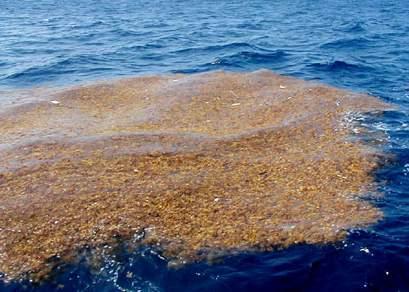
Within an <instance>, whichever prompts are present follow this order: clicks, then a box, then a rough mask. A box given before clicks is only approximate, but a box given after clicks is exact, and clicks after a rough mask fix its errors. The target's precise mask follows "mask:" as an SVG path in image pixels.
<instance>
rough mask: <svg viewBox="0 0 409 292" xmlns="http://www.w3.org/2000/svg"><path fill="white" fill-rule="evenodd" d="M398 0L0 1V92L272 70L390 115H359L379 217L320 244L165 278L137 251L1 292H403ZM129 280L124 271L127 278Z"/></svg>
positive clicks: (406, 98)
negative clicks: (380, 144) (370, 144)
mask: <svg viewBox="0 0 409 292" xmlns="http://www.w3.org/2000/svg"><path fill="white" fill-rule="evenodd" d="M408 16H409V2H408V1H396V0H395V1H392V0H361V1H353V0H332V1H324V0H315V1H311V0H294V1H287V0H277V1H268V0H242V1H239V0H229V1H228V0H217V1H216V0H204V1H199V0H190V1H187V0H183V1H182V0H171V1H163V0H151V1H147V0H115V1H108V0H70V1H67V0H35V1H34V0H21V1H16V0H0V92H1V91H4V92H8V91H13V90H17V89H21V88H31V87H37V86H46V87H53V86H60V85H71V84H78V83H82V82H85V81H92V80H100V79H106V78H117V77H121V76H128V75H140V74H156V73H169V72H184V73H195V72H202V71H210V70H218V69H224V70H234V71H252V70H256V69H260V68H267V69H271V70H274V71H277V72H279V73H282V74H286V75H291V76H296V77H300V78H304V79H309V80H318V81H320V82H324V83H327V84H331V85H335V86H338V87H343V88H347V89H351V90H354V91H361V92H368V93H371V94H373V95H376V96H379V97H381V98H382V99H384V100H386V101H388V102H391V103H393V104H395V105H396V106H397V109H396V110H394V111H391V112H388V113H386V114H385V115H384V116H381V117H373V118H367V119H366V120H365V121H364V123H366V124H367V126H368V128H372V129H377V130H378V131H383V132H384V133H385V134H386V136H387V137H388V141H387V143H386V145H384V148H385V151H386V152H388V153H391V154H393V155H394V156H395V159H394V160H393V162H392V163H390V164H388V165H385V167H383V168H382V169H380V170H379V171H378V172H377V173H376V176H377V179H379V180H380V181H382V182H383V183H382V187H381V190H382V191H383V192H384V197H382V198H376V199H371V200H372V201H373V203H374V204H376V205H377V206H379V207H380V208H381V209H382V210H383V212H384V213H385V217H384V219H383V220H382V221H381V222H379V223H378V224H376V225H374V226H373V227H371V228H370V229H368V230H352V231H351V232H350V235H349V237H348V238H347V240H346V241H344V242H340V243H338V244H334V245H326V246H308V245H297V246H293V247H291V248H289V249H284V250H279V251H275V252H270V253H256V254H243V255H235V256H230V257H227V258H226V259H224V260H223V261H222V262H220V263H214V264H212V265H210V264H208V263H197V264H192V265H188V266H185V267H183V268H181V269H168V268H167V265H166V262H165V261H164V260H163V259H161V257H160V256H158V255H157V254H155V252H154V251H152V250H150V249H142V250H140V252H138V253H137V254H133V255H129V254H122V255H121V254H118V256H117V258H115V259H114V258H111V259H107V260H106V264H105V266H104V268H103V269H101V270H100V271H98V272H95V271H90V270H89V269H88V268H86V265H85V264H78V265H75V266H68V267H65V268H64V269H63V270H62V271H61V272H60V273H59V274H58V275H57V276H56V278H55V280H54V281H52V282H49V283H46V284H43V285H40V286H38V285H34V284H31V283H28V282H23V283H11V284H7V285H6V284H4V283H3V284H0V290H2V291H19V290H23V289H26V290H33V291H37V290H39V291H49V290H56V289H59V290H61V291H74V290H81V291H117V290H121V291H129V290H132V291H133V290H139V291H202V290H213V291H237V290H249V291H297V290H304V291H316V290H323V291H328V290H331V291H356V290H364V291H365V290H368V291H399V290H400V291H409V176H408V174H409V18H408ZM129 275H132V276H131V277H129Z"/></svg>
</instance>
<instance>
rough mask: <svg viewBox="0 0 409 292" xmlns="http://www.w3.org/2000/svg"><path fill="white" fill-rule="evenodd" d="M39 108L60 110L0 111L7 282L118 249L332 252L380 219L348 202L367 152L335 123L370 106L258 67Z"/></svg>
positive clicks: (123, 85) (118, 86)
mask: <svg viewBox="0 0 409 292" xmlns="http://www.w3.org/2000/svg"><path fill="white" fill-rule="evenodd" d="M175 80H178V81H180V82H173V81H175ZM281 84H286V86H285V87H284V86H283V85H281ZM278 88H280V89H283V88H286V89H287V90H286V92H288V95H289V96H291V97H297V98H293V99H292V102H286V100H287V98H286V97H285V96H283V94H282V92H279V90H277V89H278ZM238 96H240V103H237V97H238ZM286 96H287V95H286ZM49 98H55V99H58V100H59V101H60V102H61V103H64V107H51V108H50V107H49V106H47V104H44V103H42V102H38V103H31V104H26V105H22V106H15V107H14V108H11V109H8V110H6V111H4V112H3V113H2V114H0V135H1V137H2V140H1V144H0V206H1V212H0V272H1V273H3V274H4V275H6V276H5V277H6V278H7V279H16V278H21V277H28V278H30V279H34V280H39V279H42V278H44V277H46V276H47V275H48V274H49V272H50V270H51V269H53V268H54V267H55V266H58V265H59V264H61V263H62V262H72V261H74V260H75V257H76V255H77V254H78V253H79V252H80V251H81V250H83V249H84V248H86V249H91V250H93V254H94V255H98V254H104V253H109V252H114V251H115V248H114V247H115V246H116V245H117V244H118V242H130V243H131V242H134V244H145V245H149V246H152V247H155V248H157V251H158V252H159V253H160V254H161V256H163V257H165V258H166V259H168V260H169V266H174V265H180V264H181V263H182V264H185V263H189V262H192V261H195V260H206V259H207V260H211V259H214V258H219V257H220V255H223V254H225V253H228V252H236V251H247V250H260V251H266V250H271V249H273V248H276V247H285V246H288V245H291V244H294V243H311V244H313V243H328V242H333V241H336V240H340V239H343V238H344V237H345V235H346V230H348V229H350V228H354V227H363V226H366V225H368V224H371V223H374V222H376V221H377V220H378V219H379V218H380V217H381V216H382V214H381V212H380V211H379V210H378V209H376V208H375V207H374V206H372V205H371V204H370V203H369V202H367V201H363V200H360V199H359V196H360V195H361V194H362V193H363V192H368V191H369V190H371V186H373V179H372V177H371V175H370V174H371V173H372V172H373V170H374V169H375V168H376V167H377V165H378V158H379V157H380V156H379V153H376V152H375V151H373V149H370V148H369V147H368V146H365V145H363V144H362V143H360V142H357V141H356V139H355V140H354V141H350V140H351V139H348V138H349V135H350V134H351V130H352V128H351V125H353V123H352V124H351V123H348V122H346V120H345V116H346V115H347V114H348V113H359V112H361V113H362V112H371V111H383V110H385V109H386V108H387V105H385V104H384V103H383V102H381V101H380V100H378V99H376V98H374V97H370V96H368V95H363V94H353V93H350V92H346V91H344V90H340V89H336V88H332V87H328V86H324V85H319V84H315V83H310V82H306V81H302V80H298V79H294V78H289V77H284V76H280V75H277V74H274V73H272V72H270V71H266V70H264V71H257V72H253V73H224V72H216V73H205V74H198V75H181V74H177V75H171V76H151V77H140V78H129V79H124V80H119V81H115V82H105V83H98V84H95V85H89V86H82V87H78V88H71V89H67V90H63V91H61V92H59V93H56V94H55V95H54V96H49ZM340 98H342V103H340V104H339V106H336V104H335V101H337V100H339V99H340ZM54 101H56V100H52V101H51V103H54ZM238 105H240V106H238ZM232 106H234V107H235V108H234V109H232ZM53 223H54V224H53ZM364 252H366V251H364ZM56 255H59V257H58V261H57V260H56V261H55V262H54V261H53V260H52V259H56V257H55V256H56ZM215 255H217V257H216V256H215Z"/></svg>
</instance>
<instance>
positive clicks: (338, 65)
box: [307, 60, 371, 72]
mask: <svg viewBox="0 0 409 292" xmlns="http://www.w3.org/2000/svg"><path fill="white" fill-rule="evenodd" d="M307 67H310V68H313V69H315V70H318V71H325V72H334V71H335V72H337V71H350V72H357V71H368V70H370V69H371V68H370V67H368V66H365V65H362V64H355V63H349V62H345V61H340V60H336V61H332V62H328V63H312V64H309V65H307Z"/></svg>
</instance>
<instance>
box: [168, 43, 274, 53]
mask: <svg viewBox="0 0 409 292" xmlns="http://www.w3.org/2000/svg"><path fill="white" fill-rule="evenodd" d="M231 50H257V51H263V52H273V51H271V50H268V49H265V48H262V47H259V46H255V45H251V44H249V43H246V42H241V43H239V42H235V43H228V44H223V45H211V46H206V47H195V48H186V49H180V50H176V51H173V52H172V53H174V54H189V53H201V52H203V53H209V52H224V51H231Z"/></svg>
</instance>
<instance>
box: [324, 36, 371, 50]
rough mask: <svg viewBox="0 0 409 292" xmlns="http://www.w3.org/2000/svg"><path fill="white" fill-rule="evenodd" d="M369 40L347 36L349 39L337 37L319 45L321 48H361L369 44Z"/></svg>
mask: <svg viewBox="0 0 409 292" xmlns="http://www.w3.org/2000/svg"><path fill="white" fill-rule="evenodd" d="M370 43H371V41H370V40H369V39H367V38H349V39H337V40H333V41H330V42H327V43H324V44H323V45H321V46H320V48H322V49H337V50H340V49H341V50H342V49H347V50H354V49H362V48H367V47H369V46H370Z"/></svg>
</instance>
